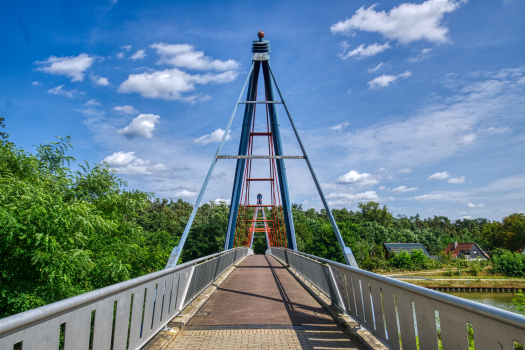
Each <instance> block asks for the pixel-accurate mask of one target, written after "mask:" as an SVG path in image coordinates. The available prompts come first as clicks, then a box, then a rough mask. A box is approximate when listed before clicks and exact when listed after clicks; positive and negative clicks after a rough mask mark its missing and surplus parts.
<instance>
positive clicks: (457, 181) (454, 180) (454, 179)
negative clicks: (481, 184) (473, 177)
mask: <svg viewBox="0 0 525 350" xmlns="http://www.w3.org/2000/svg"><path fill="white" fill-rule="evenodd" d="M465 179H466V178H465V176H460V177H451V178H450V179H448V181H447V182H448V183H449V184H462V183H464V182H465Z"/></svg>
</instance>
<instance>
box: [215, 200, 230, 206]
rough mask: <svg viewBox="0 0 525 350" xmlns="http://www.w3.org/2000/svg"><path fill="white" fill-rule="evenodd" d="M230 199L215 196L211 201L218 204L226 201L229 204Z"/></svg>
mask: <svg viewBox="0 0 525 350" xmlns="http://www.w3.org/2000/svg"><path fill="white" fill-rule="evenodd" d="M230 202H231V199H224V198H217V199H216V200H214V201H213V203H215V204H217V205H219V204H221V203H226V205H230Z"/></svg>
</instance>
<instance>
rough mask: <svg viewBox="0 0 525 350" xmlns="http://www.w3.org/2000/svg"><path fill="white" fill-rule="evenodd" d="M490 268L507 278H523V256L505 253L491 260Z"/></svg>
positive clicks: (524, 264)
mask: <svg viewBox="0 0 525 350" xmlns="http://www.w3.org/2000/svg"><path fill="white" fill-rule="evenodd" d="M492 268H493V269H494V272H500V273H504V274H505V275H508V276H514V277H525V256H523V255H522V254H519V253H511V252H509V251H507V252H505V253H503V254H502V255H500V256H496V257H493V258H492Z"/></svg>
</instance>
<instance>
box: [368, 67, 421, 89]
mask: <svg viewBox="0 0 525 350" xmlns="http://www.w3.org/2000/svg"><path fill="white" fill-rule="evenodd" d="M411 75H412V73H411V72H409V71H406V72H404V73H401V74H399V75H386V74H383V75H381V76H379V77H377V78H375V79H373V80H371V81H369V82H368V83H367V84H368V85H369V86H370V89H380V88H384V87H387V86H388V85H390V83H393V82H394V81H396V80H398V79H404V78H408V77H409V76H411Z"/></svg>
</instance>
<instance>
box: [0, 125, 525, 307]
mask: <svg viewBox="0 0 525 350" xmlns="http://www.w3.org/2000/svg"><path fill="white" fill-rule="evenodd" d="M3 126H4V124H3V118H0V127H1V128H3ZM71 147H72V146H71V142H70V139H69V137H66V138H64V139H60V138H59V139H58V141H57V142H51V143H46V144H43V145H40V146H36V152H35V154H31V153H29V152H26V151H24V150H22V149H19V148H17V147H16V146H15V145H14V144H12V143H11V142H9V140H8V135H7V134H6V133H5V132H0V261H1V264H2V269H1V274H0V317H3V316H6V315H10V314H14V313H17V312H21V311H25V310H28V309H31V308H34V307H38V306H41V305H45V304H48V303H51V302H54V301H58V300H61V299H64V298H68V297H71V296H74V295H78V294H80V293H85V292H88V291H91V290H94V289H98V288H101V287H105V286H107V285H110V284H114V283H117V282H121V281H124V280H127V279H130V278H134V277H138V276H141V275H144V274H147V273H150V272H153V271H157V270H160V269H162V268H164V267H165V264H166V262H167V260H168V258H169V256H170V253H171V251H172V249H173V247H174V246H177V245H178V244H179V240H180V237H181V235H182V232H183V230H184V228H185V226H186V223H187V221H188V218H189V216H190V214H191V211H192V209H193V207H192V205H191V204H189V203H187V202H184V201H182V200H180V199H179V200H177V201H172V200H170V201H168V200H165V199H162V200H161V199H154V198H153V196H152V194H150V193H145V192H141V191H137V190H130V189H127V188H126V184H125V183H124V182H122V181H121V180H120V179H119V178H118V177H117V175H116V173H115V172H114V171H112V170H111V169H109V168H108V166H107V165H106V164H104V163H102V164H97V165H94V166H90V165H89V164H87V163H86V164H83V165H78V166H77V167H78V169H79V170H78V171H73V170H72V169H71V168H70V166H71V164H73V163H74V162H75V159H73V158H72V157H70V156H68V155H67V152H68V150H69V149H70V148H71ZM358 208H359V210H358V211H355V212H354V211H349V210H347V209H345V208H343V209H341V210H335V209H334V210H333V215H334V218H335V220H336V222H337V225H338V227H339V230H340V232H341V234H342V237H343V240H344V241H345V243H346V244H347V245H348V246H349V247H350V248H351V249H352V250H353V252H354V254H355V256H356V259H357V261H358V263H359V265H360V267H361V268H364V269H368V270H375V269H385V268H390V267H398V268H404V269H416V268H418V269H420V268H429V267H431V266H432V264H433V263H434V260H429V259H428V258H427V257H426V256H425V255H424V254H423V253H422V252H421V251H414V252H412V254H399V255H395V256H394V257H392V258H391V259H390V261H387V260H386V259H385V253H384V249H383V243H385V242H393V243H395V242H401V243H422V244H423V245H424V246H425V248H426V249H427V250H428V251H429V252H430V253H431V254H432V255H441V260H442V261H448V260H450V258H449V257H447V256H445V255H443V253H442V251H443V249H444V248H445V247H446V245H447V244H448V243H451V242H453V241H455V240H458V241H463V242H467V241H476V242H477V243H479V244H480V245H481V246H482V247H484V248H485V249H486V250H490V253H491V255H493V256H494V269H496V270H497V271H499V272H502V273H505V274H509V275H513V276H523V275H524V274H525V269H524V266H525V261H524V258H523V256H522V255H520V254H515V253H511V251H512V252H515V251H518V250H521V249H522V248H523V246H525V215H523V214H512V215H509V216H508V217H506V218H504V219H503V220H502V222H497V221H495V222H490V221H488V220H486V219H473V220H467V219H464V220H456V221H451V220H449V219H448V218H447V217H444V216H434V217H432V218H421V217H420V216H419V215H416V216H411V217H406V216H402V215H398V216H397V217H394V216H393V215H392V214H391V213H390V212H389V211H388V209H387V207H386V206H382V207H381V206H380V204H379V203H376V202H369V203H366V204H363V203H360V204H359V205H358ZM228 212H229V207H228V206H227V205H226V204H224V203H222V204H215V203H208V204H204V205H202V206H201V207H200V208H199V210H198V211H197V213H196V216H195V220H194V223H193V225H192V228H191V230H190V233H189V236H188V239H187V241H186V244H185V246H184V249H183V251H182V257H181V261H189V260H193V259H196V258H199V257H202V256H205V255H209V254H213V253H217V252H219V251H221V250H222V249H223V247H224V239H225V232H226V228H227V223H228ZM292 213H293V219H294V225H295V232H296V238H297V245H298V249H299V250H300V251H303V252H306V253H310V254H313V255H317V256H321V257H324V258H327V259H330V260H334V261H338V262H344V257H343V255H342V253H341V251H340V248H339V245H338V243H337V240H336V238H335V235H334V232H333V230H332V226H331V225H330V222H329V220H328V217H327V215H326V212H325V211H324V210H321V211H320V212H317V211H315V210H314V209H308V210H303V208H302V206H301V205H297V204H294V205H293V206H292ZM248 214H250V213H248ZM250 215H253V213H251V214H250ZM248 216H249V215H248ZM267 217H268V219H271V213H269V212H268V213H267ZM250 218H251V217H250ZM254 248H255V250H256V252H257V253H263V252H264V251H265V250H266V241H265V239H264V238H256V239H255V240H254ZM447 259H448V260H447Z"/></svg>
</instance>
